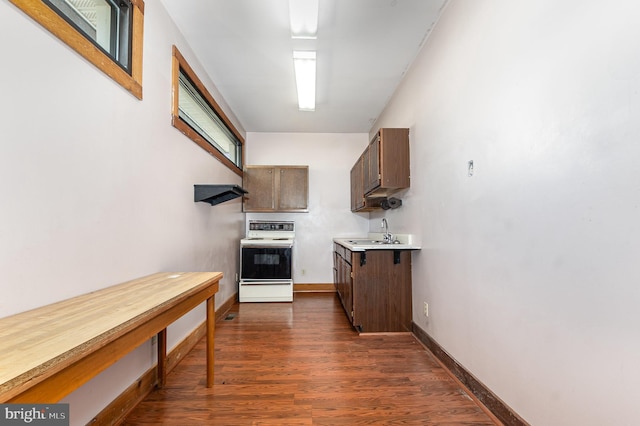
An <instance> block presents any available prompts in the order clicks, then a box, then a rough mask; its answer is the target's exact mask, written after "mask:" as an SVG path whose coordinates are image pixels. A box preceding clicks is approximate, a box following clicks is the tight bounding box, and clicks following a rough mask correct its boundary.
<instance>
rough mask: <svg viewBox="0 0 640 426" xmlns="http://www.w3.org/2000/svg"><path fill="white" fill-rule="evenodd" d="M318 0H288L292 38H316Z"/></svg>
mask: <svg viewBox="0 0 640 426" xmlns="http://www.w3.org/2000/svg"><path fill="white" fill-rule="evenodd" d="M318 1H319V0H289V19H290V20H291V37H292V38H311V39H314V38H316V36H317V34H318Z"/></svg>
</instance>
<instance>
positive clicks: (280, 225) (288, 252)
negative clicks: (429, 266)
mask: <svg viewBox="0 0 640 426" xmlns="http://www.w3.org/2000/svg"><path fill="white" fill-rule="evenodd" d="M294 237H295V223H294V222H292V221H267V220H251V221H249V226H248V230H247V235H246V238H243V239H242V240H240V283H239V290H238V295H239V300H240V302H292V301H293V271H292V265H293V261H292V260H293V256H292V255H293V241H294Z"/></svg>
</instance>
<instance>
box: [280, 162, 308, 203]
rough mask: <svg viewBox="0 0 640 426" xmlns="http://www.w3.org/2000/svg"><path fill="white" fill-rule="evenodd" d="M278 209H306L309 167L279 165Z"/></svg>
mask: <svg viewBox="0 0 640 426" xmlns="http://www.w3.org/2000/svg"><path fill="white" fill-rule="evenodd" d="M277 170H278V173H279V182H278V183H279V185H277V186H279V192H278V207H277V210H279V211H308V204H309V168H308V167H306V166H304V167H297V166H296V167H279V168H278V169H277Z"/></svg>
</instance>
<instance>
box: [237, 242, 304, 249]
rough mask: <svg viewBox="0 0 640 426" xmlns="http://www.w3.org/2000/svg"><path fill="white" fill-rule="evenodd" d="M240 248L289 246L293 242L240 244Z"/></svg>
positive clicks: (291, 245)
mask: <svg viewBox="0 0 640 426" xmlns="http://www.w3.org/2000/svg"><path fill="white" fill-rule="evenodd" d="M240 247H241V248H260V249H268V248H291V247H293V244H288V243H283V244H253V243H250V244H242V245H241V246H240Z"/></svg>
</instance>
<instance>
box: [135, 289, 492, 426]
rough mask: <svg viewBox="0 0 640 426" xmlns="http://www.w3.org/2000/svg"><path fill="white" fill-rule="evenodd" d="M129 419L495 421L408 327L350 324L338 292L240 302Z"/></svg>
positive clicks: (177, 422)
mask: <svg viewBox="0 0 640 426" xmlns="http://www.w3.org/2000/svg"><path fill="white" fill-rule="evenodd" d="M215 341H216V350H215V384H214V387H213V388H210V389H207V388H206V387H205V379H206V377H205V376H206V374H205V345H204V341H201V342H200V343H198V345H197V346H196V347H195V348H194V350H193V351H191V353H190V354H189V355H187V356H186V357H185V358H184V359H183V360H182V362H181V363H180V364H179V365H178V366H177V367H176V368H175V369H174V371H173V372H171V373H170V374H169V376H168V377H167V384H166V387H165V388H164V389H160V390H155V391H154V392H153V393H151V394H150V395H149V396H148V397H147V398H146V399H145V400H144V401H143V402H142V403H140V404H139V405H138V406H137V407H136V408H135V409H134V411H133V412H131V413H130V414H129V416H128V417H127V419H126V420H125V422H124V423H123V424H125V425H143V424H154V425H160V424H165V425H205V424H206V425H225V426H233V425H495V424H496V423H495V422H494V421H492V419H491V418H490V417H489V416H488V415H487V414H486V413H485V412H484V411H483V410H482V409H481V408H480V407H479V406H478V405H477V404H476V403H475V402H474V401H473V400H472V399H471V398H470V397H469V396H468V395H467V394H466V392H465V391H464V390H463V389H461V388H460V386H458V385H457V384H456V382H454V381H453V379H452V378H451V377H450V376H449V375H448V374H447V372H446V371H445V370H444V369H443V368H441V367H440V365H439V364H438V363H437V362H436V361H435V359H434V358H433V356H432V355H431V354H430V352H428V351H427V350H426V349H425V348H424V347H423V346H422V345H421V344H420V343H418V342H417V341H416V340H415V338H414V337H413V336H412V335H410V334H395V335H390V334H387V335H364V336H358V334H357V333H356V332H355V331H354V330H353V329H352V328H351V326H350V325H349V323H348V321H347V318H346V316H345V314H344V311H343V310H342V307H341V306H340V302H339V300H338V298H337V296H336V295H335V294H334V293H296V294H295V299H294V302H293V303H243V304H239V305H238V304H236V305H234V307H233V308H232V310H231V311H230V313H229V315H228V316H227V318H225V319H224V320H221V321H219V322H218V323H217V324H216V335H215Z"/></svg>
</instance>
